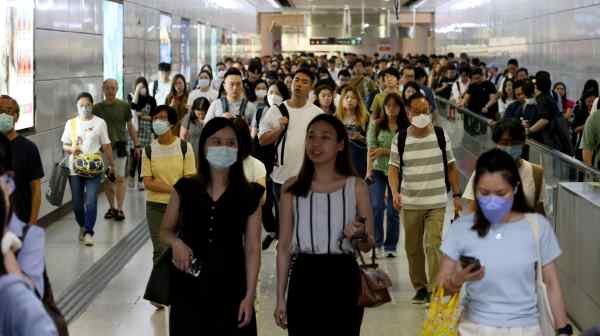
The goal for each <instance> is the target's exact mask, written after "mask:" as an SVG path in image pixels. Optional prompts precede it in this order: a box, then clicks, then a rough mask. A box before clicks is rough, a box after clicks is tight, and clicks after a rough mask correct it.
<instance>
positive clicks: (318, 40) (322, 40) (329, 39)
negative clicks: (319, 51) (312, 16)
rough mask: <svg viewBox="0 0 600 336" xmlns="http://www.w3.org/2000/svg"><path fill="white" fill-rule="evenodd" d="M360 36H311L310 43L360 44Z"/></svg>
mask: <svg viewBox="0 0 600 336" xmlns="http://www.w3.org/2000/svg"><path fill="white" fill-rule="evenodd" d="M361 44H362V37H344V38H338V37H326V38H311V39H310V45H348V46H353V45H361Z"/></svg>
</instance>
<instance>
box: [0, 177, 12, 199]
mask: <svg viewBox="0 0 600 336" xmlns="http://www.w3.org/2000/svg"><path fill="white" fill-rule="evenodd" d="M0 182H2V185H3V186H4V187H5V188H6V190H5V191H4V193H5V194H7V195H11V194H12V193H13V192H15V180H14V179H13V178H12V177H11V176H10V175H8V174H4V175H1V176H0Z"/></svg>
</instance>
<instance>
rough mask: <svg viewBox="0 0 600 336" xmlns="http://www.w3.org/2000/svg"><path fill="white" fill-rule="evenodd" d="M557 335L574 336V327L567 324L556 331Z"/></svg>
mask: <svg viewBox="0 0 600 336" xmlns="http://www.w3.org/2000/svg"><path fill="white" fill-rule="evenodd" d="M556 335H573V327H572V326H571V324H570V323H567V325H565V326H564V327H562V328H560V329H558V330H557V331H556Z"/></svg>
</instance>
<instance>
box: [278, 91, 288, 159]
mask: <svg viewBox="0 0 600 336" xmlns="http://www.w3.org/2000/svg"><path fill="white" fill-rule="evenodd" d="M277 108H279V112H280V113H281V116H282V117H286V118H288V125H289V118H290V112H289V111H288V109H287V107H286V106H285V104H284V103H281V105H279V106H277ZM288 125H285V126H284V127H283V133H281V136H280V137H279V139H277V143H275V150H277V148H279V144H281V155H279V158H278V160H279V164H280V165H281V166H283V162H284V156H285V142H286V140H287V130H288Z"/></svg>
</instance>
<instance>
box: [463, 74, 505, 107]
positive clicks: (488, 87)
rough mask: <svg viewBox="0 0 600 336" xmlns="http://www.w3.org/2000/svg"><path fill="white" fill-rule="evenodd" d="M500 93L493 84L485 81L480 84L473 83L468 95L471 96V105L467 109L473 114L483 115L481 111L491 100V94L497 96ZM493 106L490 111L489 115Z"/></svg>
mask: <svg viewBox="0 0 600 336" xmlns="http://www.w3.org/2000/svg"><path fill="white" fill-rule="evenodd" d="M497 92H498V91H497V90H496V87H495V86H494V84H492V82H490V81H483V82H481V83H479V84H475V83H471V85H469V89H468V90H467V94H468V95H469V97H470V98H469V105H468V106H467V108H468V109H469V110H471V111H472V112H475V113H479V114H481V110H482V109H483V107H484V106H485V105H486V104H487V103H488V101H489V100H490V95H491V94H496V93H497ZM492 108H493V106H492V107H491V108H490V109H488V114H489V113H490V112H492V111H490V110H491V109H492Z"/></svg>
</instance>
